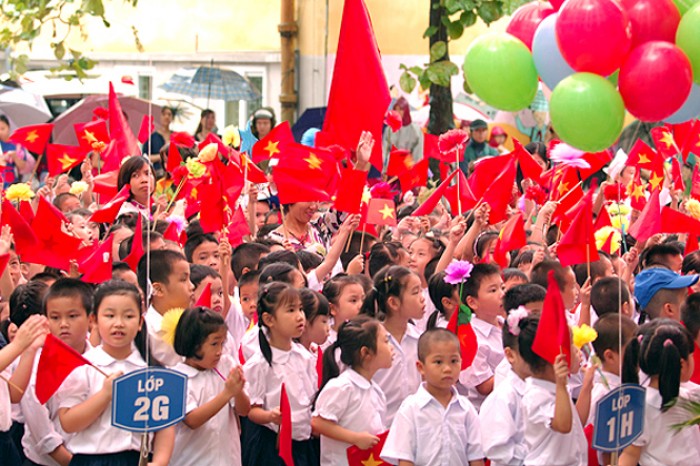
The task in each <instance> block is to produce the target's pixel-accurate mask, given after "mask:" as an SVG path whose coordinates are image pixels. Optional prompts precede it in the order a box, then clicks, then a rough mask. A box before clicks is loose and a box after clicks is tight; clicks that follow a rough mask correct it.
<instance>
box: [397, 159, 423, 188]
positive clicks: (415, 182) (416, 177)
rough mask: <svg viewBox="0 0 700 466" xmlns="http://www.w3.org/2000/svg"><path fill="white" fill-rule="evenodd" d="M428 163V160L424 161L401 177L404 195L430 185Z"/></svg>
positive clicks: (400, 181)
mask: <svg viewBox="0 0 700 466" xmlns="http://www.w3.org/2000/svg"><path fill="white" fill-rule="evenodd" d="M428 163H429V162H428V159H422V160H421V161H420V162H418V163H416V164H415V165H413V166H412V167H411V168H409V169H408V170H406V171H404V172H403V173H401V174H400V175H399V183H400V184H401V192H402V193H405V192H407V191H410V190H412V189H414V188H418V187H421V186H426V185H427V184H428Z"/></svg>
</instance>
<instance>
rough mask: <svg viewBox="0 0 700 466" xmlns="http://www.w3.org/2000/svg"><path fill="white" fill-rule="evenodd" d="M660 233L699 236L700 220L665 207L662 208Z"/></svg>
mask: <svg viewBox="0 0 700 466" xmlns="http://www.w3.org/2000/svg"><path fill="white" fill-rule="evenodd" d="M660 233H688V234H689V235H696V236H697V235H700V220H696V219H695V218H693V217H691V216H689V215H686V214H684V213H681V212H679V211H677V210H674V209H672V208H670V207H668V206H664V207H662V208H661V232H660Z"/></svg>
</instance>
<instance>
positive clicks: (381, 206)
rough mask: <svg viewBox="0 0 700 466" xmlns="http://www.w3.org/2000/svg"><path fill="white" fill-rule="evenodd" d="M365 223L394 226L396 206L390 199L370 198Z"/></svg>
mask: <svg viewBox="0 0 700 466" xmlns="http://www.w3.org/2000/svg"><path fill="white" fill-rule="evenodd" d="M367 223H371V224H373V225H391V226H396V206H395V205H394V201H392V200H391V199H371V200H370V201H369V209H367Z"/></svg>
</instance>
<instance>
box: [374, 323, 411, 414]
mask: <svg viewBox="0 0 700 466" xmlns="http://www.w3.org/2000/svg"><path fill="white" fill-rule="evenodd" d="M387 335H389V343H391V346H392V347H393V350H394V352H393V354H392V356H391V367H390V368H389V369H379V370H378V371H377V373H376V374H374V377H373V378H372V380H373V381H374V382H376V383H377V385H379V386H380V387H381V389H382V391H383V392H384V395H385V396H386V423H387V425H391V422H392V421H393V420H394V415H395V414H396V411H398V410H399V406H401V403H402V402H403V400H405V399H406V398H407V397H408V396H409V395H413V394H414V393H416V390H418V387H419V386H420V382H421V376H420V373H419V372H418V368H417V367H416V361H417V360H418V338H420V335H421V334H420V331H419V330H418V329H417V328H416V327H415V326H414V325H411V324H408V326H406V332H405V333H404V335H403V338H402V339H401V343H399V342H398V341H396V338H394V336H393V335H392V334H391V333H388V332H387Z"/></svg>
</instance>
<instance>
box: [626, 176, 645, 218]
mask: <svg viewBox="0 0 700 466" xmlns="http://www.w3.org/2000/svg"><path fill="white" fill-rule="evenodd" d="M645 188H646V184H644V183H643V182H642V178H641V176H640V174H639V170H637V172H636V173H635V174H634V178H633V179H632V182H631V183H630V184H629V186H628V187H627V195H628V196H629V198H630V206H631V207H632V208H633V209H636V210H642V209H644V206H645V205H647V198H646V195H645V194H644V191H645Z"/></svg>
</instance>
